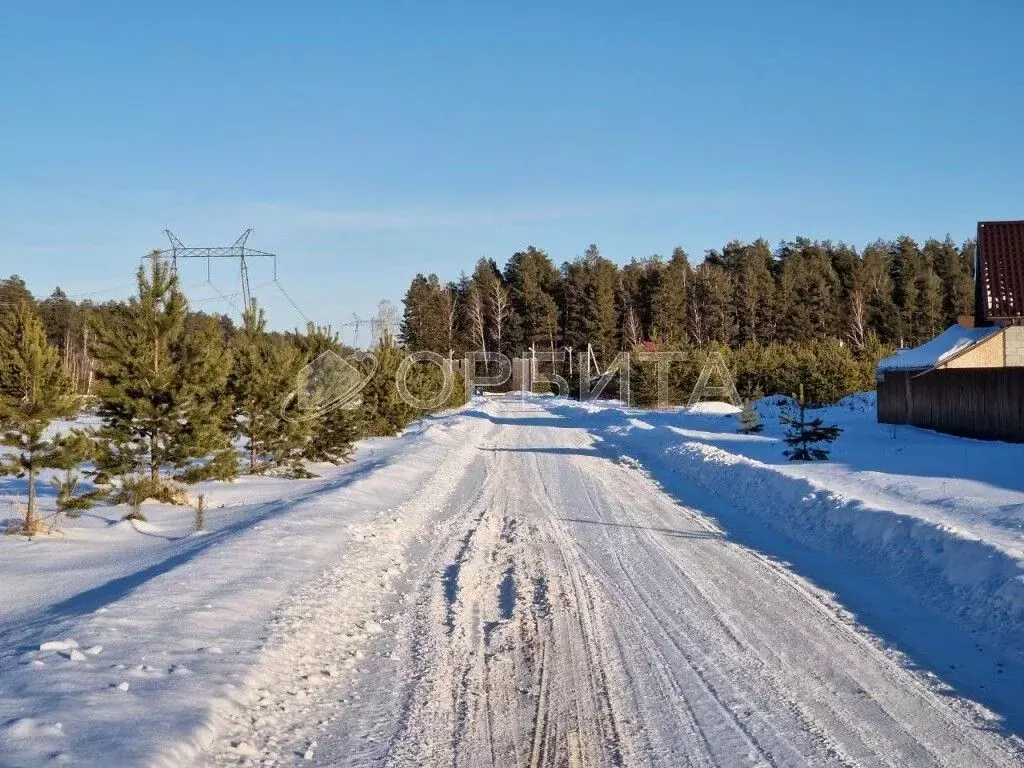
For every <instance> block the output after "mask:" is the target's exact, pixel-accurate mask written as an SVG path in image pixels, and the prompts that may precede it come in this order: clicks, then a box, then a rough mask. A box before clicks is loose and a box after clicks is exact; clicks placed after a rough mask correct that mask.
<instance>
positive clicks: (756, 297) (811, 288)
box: [401, 236, 975, 403]
mask: <svg viewBox="0 0 1024 768" xmlns="http://www.w3.org/2000/svg"><path fill="white" fill-rule="evenodd" d="M974 252H975V244H974V241H972V240H968V241H966V242H964V243H962V244H957V243H955V242H954V241H953V240H952V239H951V238H950V237H949V236H947V237H946V238H945V239H943V240H938V239H934V238H933V239H929V240H927V241H926V242H925V243H924V244H923V245H919V244H918V243H917V242H916V241H915V240H914V239H913V238H911V237H907V236H902V237H899V238H897V239H895V240H891V241H890V240H877V241H875V242H873V243H871V244H869V245H868V246H866V247H865V248H863V249H862V250H858V249H857V248H855V247H853V246H850V245H847V244H844V243H834V242H831V241H828V240H825V241H820V240H811V239H809V238H805V237H797V238H795V239H794V240H791V241H786V242H782V243H780V244H779V245H778V246H777V247H775V248H772V247H771V246H770V245H769V244H768V242H767V241H765V240H764V239H758V240H755V241H753V242H741V241H738V240H736V241H732V242H730V243H728V244H727V245H725V246H724V247H723V248H722V249H721V250H710V251H708V252H706V254H705V257H704V260H703V261H702V262H701V263H700V264H699V265H697V266H693V265H692V264H691V261H690V258H689V257H688V255H687V253H686V252H685V251H684V250H683V249H682V248H675V249H674V250H673V251H672V253H671V255H670V256H669V257H668V258H663V257H661V256H651V257H649V258H643V259H634V260H632V261H630V262H629V263H628V264H625V265H624V266H619V265H618V264H616V263H615V262H614V261H612V260H610V259H609V258H607V257H605V256H603V255H602V254H601V253H600V251H599V250H598V248H597V246H596V245H591V246H589V247H588V248H587V249H586V251H585V252H584V253H583V255H582V256H580V257H578V258H576V259H574V260H572V261H568V262H565V263H563V264H562V265H561V266H560V267H559V266H556V265H555V263H554V262H553V261H552V259H551V257H550V256H548V254H547V253H545V252H544V251H543V250H540V249H538V248H536V247H534V246H530V247H528V248H526V249H525V250H523V251H520V252H517V253H515V254H513V255H512V256H511V257H510V258H509V259H508V261H507V263H506V264H505V266H504V268H501V267H499V265H498V264H497V262H495V261H494V260H493V259H489V258H481V259H479V260H478V261H477V263H476V264H475V265H474V267H473V269H472V271H471V272H470V273H469V274H467V273H465V272H463V273H462V274H461V275H460V276H459V278H458V279H456V280H454V281H451V282H444V283H442V282H441V281H440V280H439V278H438V277H437V276H436V275H434V274H429V275H424V274H418V275H416V276H415V277H414V278H413V280H412V282H411V284H410V285H409V288H408V290H407V291H406V293H405V298H404V302H403V303H404V314H403V318H402V323H401V336H402V340H403V341H404V343H405V344H406V346H408V347H409V348H411V349H427V350H432V351H435V352H438V353H441V354H445V355H447V354H448V353H449V351H453V353H454V355H455V356H457V357H459V356H461V355H462V354H463V353H464V352H465V351H467V350H482V351H485V352H486V351H493V352H501V353H503V354H506V355H509V356H514V355H521V354H524V353H525V354H527V355H529V350H530V348H531V347H532V348H534V349H544V350H566V349H570V348H571V349H573V350H575V351H576V353H577V354H578V353H580V352H581V351H584V350H586V348H587V345H588V344H589V345H590V346H591V348H592V349H593V351H594V354H595V356H596V358H597V360H598V363H599V364H600V365H602V366H604V365H607V364H608V363H609V362H610V361H611V360H612V358H614V356H615V355H616V354H617V353H618V352H619V351H622V350H635V349H638V348H640V347H641V346H642V347H643V348H644V349H651V348H656V349H664V350H678V351H683V352H689V353H691V354H690V355H689V356H688V359H691V363H690V364H689V365H687V364H681V365H680V366H676V367H674V373H673V374H672V376H673V381H674V383H675V390H676V392H677V397H678V398H680V399H685V398H684V394H685V393H686V391H687V387H688V386H691V385H692V381H693V380H694V379H695V378H696V375H697V372H698V371H699V361H700V359H701V354H700V353H701V352H703V351H706V350H709V349H718V350H720V351H722V352H723V353H725V354H726V356H727V357H728V359H729V360H730V361H731V362H732V363H734V364H735V367H736V369H737V370H736V373H737V375H738V379H739V381H738V384H739V385H740V389H741V392H743V394H744V395H745V396H754V395H757V394H773V393H775V392H782V393H785V394H789V393H791V392H795V391H796V390H795V385H796V384H798V383H800V381H806V384H807V391H808V398H809V400H810V401H812V402H818V403H821V402H829V401H831V400H833V399H837V398H838V397H842V396H843V395H845V394H849V393H850V392H852V391H857V390H858V389H870V388H873V386H874V366H875V364H876V363H877V361H878V360H879V359H880V358H881V357H882V356H884V355H886V354H888V353H889V352H890V351H891V350H892V349H893V348H895V347H898V346H902V345H906V346H912V345H916V344H920V343H922V342H924V341H926V340H927V339H929V338H932V337H933V336H935V335H936V334H937V333H939V332H940V331H942V330H943V329H944V328H946V327H948V326H949V325H951V324H953V323H955V322H956V321H957V318H958V317H959V316H961V315H964V314H968V313H970V312H971V311H972V308H973V302H974V296H973V281H974ZM637 365H638V366H639V368H638V371H637V374H638V378H640V379H642V378H644V375H645V373H648V372H646V371H645V370H644V368H643V365H642V363H639V362H638V363H637ZM771 371H774V372H775V373H774V374H773V373H771ZM648 378H650V377H649V375H648ZM798 378H799V379H800V381H796V380H795V379H798ZM824 379H827V381H826V380H824ZM644 391H646V390H645V388H644V387H641V388H640V390H638V394H639V398H640V400H641V401H642V400H643V396H644V395H643V393H644Z"/></svg>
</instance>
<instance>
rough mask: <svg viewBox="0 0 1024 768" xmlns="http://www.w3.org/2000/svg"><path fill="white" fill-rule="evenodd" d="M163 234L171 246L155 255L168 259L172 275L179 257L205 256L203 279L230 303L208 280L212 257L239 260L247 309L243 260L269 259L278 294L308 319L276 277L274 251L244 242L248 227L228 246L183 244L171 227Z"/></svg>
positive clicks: (246, 267) (248, 293)
mask: <svg viewBox="0 0 1024 768" xmlns="http://www.w3.org/2000/svg"><path fill="white" fill-rule="evenodd" d="M164 234H165V235H167V239H168V240H170V241H171V247H170V248H167V249H165V250H162V251H157V255H158V256H161V257H164V258H169V259H170V260H171V268H172V269H173V270H174V273H175V274H177V273H178V259H206V282H208V283H209V284H210V286H211V287H212V288H213V290H214V291H216V293H217V294H218V295H219V296H220V297H221V298H222V299H224V300H225V301H227V302H228V304H230V305H231V306H234V302H233V301H232V298H231V297H229V296H225V295H224V294H223V293H221V292H220V290H218V288H217V286H215V285H214V284H213V280H212V279H211V264H212V261H213V259H238V279H239V282H240V283H241V286H242V300H243V301H244V302H245V303H244V305H243V309H248V308H249V307H250V306H252V288H251V286H250V285H249V264H248V262H247V261H246V259H253V258H262V259H270V261H271V264H272V266H273V273H274V278H273V281H272V282H273V284H274V285H275V286H276V287H277V289H278V290H279V291H280V292H281V295H282V296H284V297H285V298H286V299H287V300H288V303H289V304H291V305H292V308H293V309H294V310H295V311H296V312H298V313H299V315H301V316H302V319H303V320H305V321H306V322H309V318H308V317H306V313H305V312H303V311H302V310H301V309H300V308H299V305H298V304H296V303H295V301H294V300H293V299H292V297H291V296H289V295H288V292H287V291H285V289H284V286H283V285H281V282H280V281H279V280H278V279H277V254H276V253H267V252H266V251H258V250H256V249H255V248H249V247H248V246H247V245H246V243H247V242H248V240H249V235H251V234H252V228H251V227H250V228H249V229H247V230H245V232H243V233H242V234H241V235H239V236H238V239H237V240H235V242H234V244H233V245H227V246H212V247H210V246H204V247H201V248H192V247H188V246H186V245H184V244H183V243H182V242H181V240H179V239H178V237H177V235H175V234H174V233H173V232H171V230H169V229H165V230H164ZM235 295H237V294H235ZM236 309H237V307H236Z"/></svg>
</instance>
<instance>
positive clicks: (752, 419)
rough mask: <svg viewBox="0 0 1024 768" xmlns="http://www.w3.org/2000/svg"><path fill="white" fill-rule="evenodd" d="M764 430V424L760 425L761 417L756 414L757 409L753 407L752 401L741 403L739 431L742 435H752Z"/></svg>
mask: <svg viewBox="0 0 1024 768" xmlns="http://www.w3.org/2000/svg"><path fill="white" fill-rule="evenodd" d="M762 429H764V424H762V423H761V415H760V414H759V413H758V412H757V408H755V407H754V403H753V401H752V400H745V401H744V402H743V410H742V411H740V428H739V431H740V432H742V433H743V434H744V435H753V434H756V433H758V432H760V431H761V430H762Z"/></svg>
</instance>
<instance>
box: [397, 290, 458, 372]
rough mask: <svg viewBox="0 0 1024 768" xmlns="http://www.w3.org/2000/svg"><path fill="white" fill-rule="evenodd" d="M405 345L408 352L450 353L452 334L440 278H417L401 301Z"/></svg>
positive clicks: (402, 330) (402, 332)
mask: <svg viewBox="0 0 1024 768" xmlns="http://www.w3.org/2000/svg"><path fill="white" fill-rule="evenodd" d="M402 303H403V305H404V306H405V309H404V312H403V314H402V322H401V335H402V342H403V343H404V344H405V346H406V347H407V348H408V349H412V350H420V349H428V350H431V351H433V352H439V353H441V354H447V353H448V350H449V349H450V348H451V347H450V346H449V343H450V337H451V334H450V333H449V319H450V318H449V313H448V312H447V300H446V296H445V293H444V289H443V288H442V287H441V283H440V281H439V280H438V279H437V275H429V276H426V277H424V276H423V275H422V274H419V275H416V277H414V278H413V280H412V283H411V284H410V285H409V289H408V290H407V291H406V293H405V298H403V299H402Z"/></svg>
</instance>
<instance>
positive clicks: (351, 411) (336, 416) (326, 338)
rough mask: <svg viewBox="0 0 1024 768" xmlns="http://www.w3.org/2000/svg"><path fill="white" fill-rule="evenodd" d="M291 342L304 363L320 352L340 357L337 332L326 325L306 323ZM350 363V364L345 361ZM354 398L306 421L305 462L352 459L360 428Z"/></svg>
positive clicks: (318, 356) (315, 358) (316, 358)
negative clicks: (307, 435) (302, 330)
mask: <svg viewBox="0 0 1024 768" xmlns="http://www.w3.org/2000/svg"><path fill="white" fill-rule="evenodd" d="M292 342H293V343H294V344H295V346H296V347H297V348H298V350H299V352H300V354H301V356H302V360H303V361H304V363H305V365H316V364H317V362H318V361H320V360H323V359H324V358H323V356H324V355H338V356H339V358H343V357H344V351H345V350H344V349H343V348H342V345H341V341H340V340H339V338H338V335H337V334H336V333H334V332H333V331H332V330H331V328H330V326H322V325H315V324H314V323H308V324H307V325H306V331H305V333H299V332H298V331H296V332H295V333H294V334H293V336H292ZM349 364H350V365H351V364H353V363H349ZM358 406H360V403H359V402H358V401H357V400H352V401H346V402H344V403H340V404H337V405H336V406H335V407H330V408H328V409H327V410H325V411H324V412H322V413H320V414H319V415H318V416H317V417H316V418H314V419H310V421H309V425H308V427H309V437H308V439H307V441H306V444H305V447H304V449H303V457H304V458H305V459H306V460H307V461H314V462H320V461H326V462H329V463H331V464H342V463H344V462H348V461H351V460H352V454H353V452H354V451H355V441H356V440H357V439H358V438H359V436H360V433H361V429H362V408H361V407H358Z"/></svg>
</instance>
